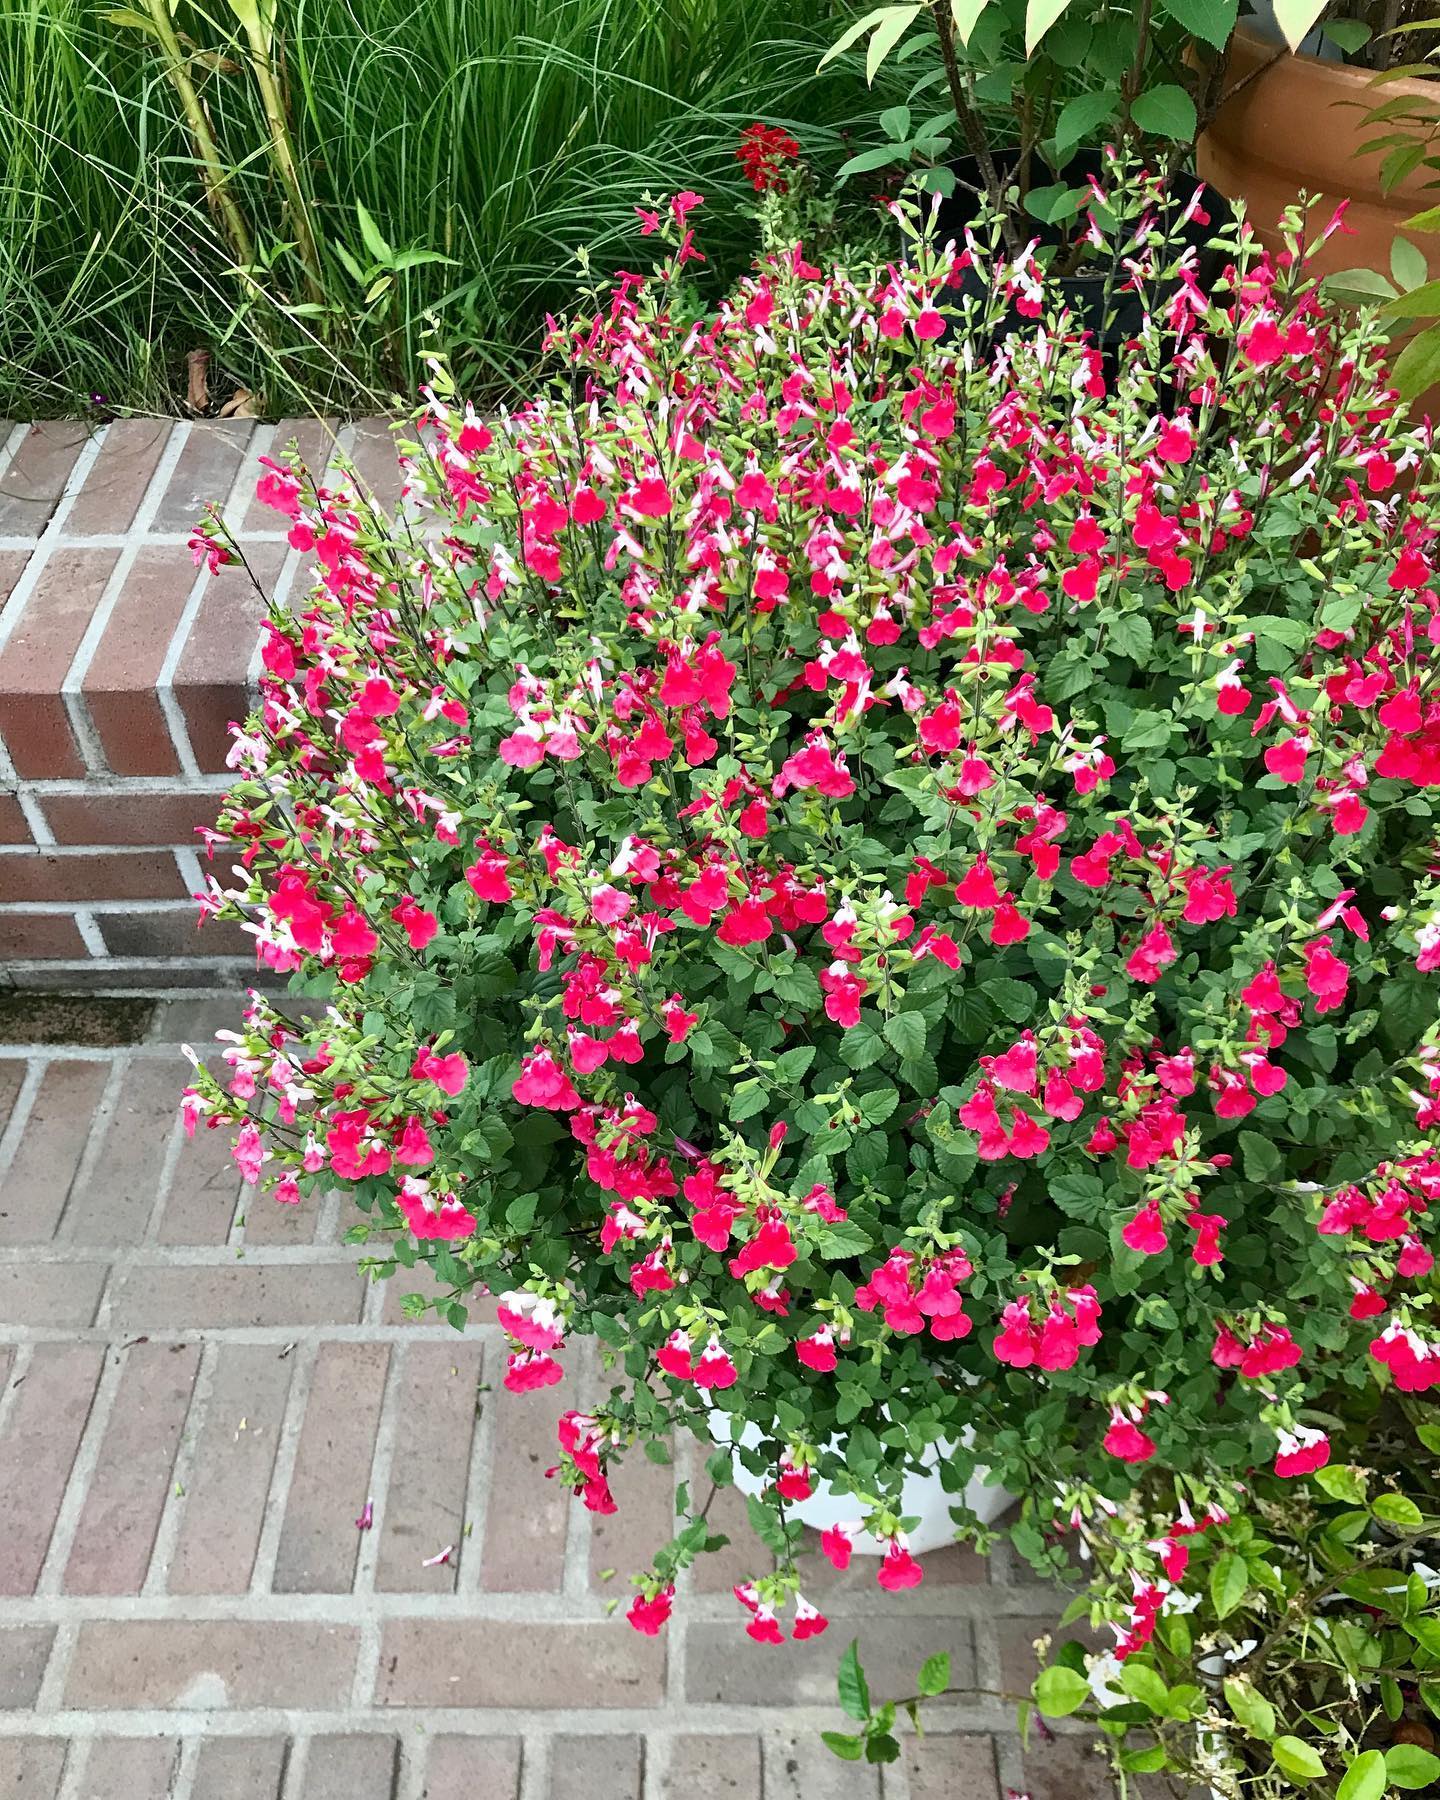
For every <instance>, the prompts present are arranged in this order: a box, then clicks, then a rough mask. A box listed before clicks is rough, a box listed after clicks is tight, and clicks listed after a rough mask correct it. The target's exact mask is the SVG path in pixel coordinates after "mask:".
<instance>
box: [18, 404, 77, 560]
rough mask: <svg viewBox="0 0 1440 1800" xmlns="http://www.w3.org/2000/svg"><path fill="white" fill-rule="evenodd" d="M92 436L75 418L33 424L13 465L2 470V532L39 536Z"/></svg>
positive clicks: (19, 535) (22, 441)
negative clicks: (76, 460) (81, 452)
mask: <svg viewBox="0 0 1440 1800" xmlns="http://www.w3.org/2000/svg"><path fill="white" fill-rule="evenodd" d="M89 436H90V432H89V430H88V429H87V428H86V426H84V425H83V424H81V423H80V422H79V421H78V420H75V419H45V420H43V421H42V422H41V423H40V424H38V425H32V426H31V427H30V429H29V431H27V432H26V434H25V436H24V437H23V438H22V439H21V442H20V448H19V449H18V450H17V451H16V452H15V455H14V456H13V457H12V458H11V461H10V466H9V467H8V468H7V469H5V470H3V471H0V534H3V535H4V536H6V537H39V536H40V533H41V532H42V531H44V529H45V527H46V526H47V525H48V524H49V523H50V515H51V514H52V513H53V512H54V511H55V507H56V504H57V502H58V501H59V499H60V496H61V495H62V494H63V493H64V491H65V483H66V481H67V480H68V479H69V476H70V471H71V469H73V468H74V466H75V459H76V457H77V456H79V454H80V451H81V449H82V448H83V446H84V444H85V440H86V439H87V438H88V437H89Z"/></svg>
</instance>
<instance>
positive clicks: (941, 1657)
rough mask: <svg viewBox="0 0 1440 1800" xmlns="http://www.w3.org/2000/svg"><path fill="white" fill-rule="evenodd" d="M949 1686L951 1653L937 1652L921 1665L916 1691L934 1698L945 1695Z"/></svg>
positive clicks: (945, 1651)
mask: <svg viewBox="0 0 1440 1800" xmlns="http://www.w3.org/2000/svg"><path fill="white" fill-rule="evenodd" d="M949 1685H950V1652H949V1651H948V1650H937V1651H936V1652H935V1654H934V1655H933V1656H927V1657H926V1658H925V1661H924V1662H923V1663H922V1664H921V1665H920V1676H919V1679H918V1680H917V1681H916V1683H915V1687H916V1691H917V1692H918V1693H921V1694H924V1695H926V1696H927V1697H931V1698H933V1696H934V1695H936V1694H943V1693H944V1692H945V1690H946V1688H947V1687H949Z"/></svg>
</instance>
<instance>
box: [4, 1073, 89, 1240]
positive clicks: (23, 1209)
mask: <svg viewBox="0 0 1440 1800" xmlns="http://www.w3.org/2000/svg"><path fill="white" fill-rule="evenodd" d="M108 1073H109V1071H108V1069H107V1067H106V1065H105V1064H104V1063H102V1062H52V1063H51V1064H50V1065H49V1066H48V1067H47V1069H46V1070H45V1076H44V1079H43V1080H42V1081H41V1083H40V1091H39V1093H37V1094H36V1096H35V1100H34V1104H33V1105H32V1106H31V1108H30V1116H29V1117H28V1118H27V1119H26V1121H25V1131H24V1135H23V1136H22V1137H21V1139H20V1147H19V1149H18V1150H17V1151H16V1153H15V1160H14V1161H13V1162H12V1163H11V1165H10V1168H9V1169H8V1171H7V1172H6V1174H5V1177H4V1179H3V1181H0V1244H43V1243H46V1242H48V1240H49V1239H50V1238H52V1237H54V1235H55V1228H56V1226H57V1225H58V1224H59V1223H60V1216H61V1214H62V1213H63V1212H64V1210H65V1202H66V1200H67V1199H68V1198H69V1194H70V1184H71V1182H73V1181H74V1179H75V1171H76V1169H77V1168H78V1167H79V1166H80V1158H81V1156H82V1155H83V1153H84V1150H85V1141H86V1139H87V1138H88V1137H89V1135H90V1123H91V1117H92V1115H93V1113H94V1111H95V1108H96V1107H97V1106H98V1105H99V1104H100V1096H101V1094H103V1093H104V1091H105V1078H106V1075H107V1074H108Z"/></svg>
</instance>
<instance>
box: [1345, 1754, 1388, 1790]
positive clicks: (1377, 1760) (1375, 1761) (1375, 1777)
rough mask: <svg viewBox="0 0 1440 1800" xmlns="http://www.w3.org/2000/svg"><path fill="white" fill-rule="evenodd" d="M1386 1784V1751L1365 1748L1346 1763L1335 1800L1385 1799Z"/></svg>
mask: <svg viewBox="0 0 1440 1800" xmlns="http://www.w3.org/2000/svg"><path fill="white" fill-rule="evenodd" d="M1385 1785H1386V1783H1385V1755H1384V1752H1383V1751H1380V1750H1364V1751H1362V1752H1361V1753H1360V1755H1359V1756H1357V1757H1356V1758H1355V1760H1354V1761H1353V1762H1351V1763H1349V1764H1347V1765H1346V1769H1345V1773H1344V1775H1343V1776H1342V1777H1341V1779H1340V1785H1339V1787H1338V1788H1336V1790H1335V1800H1383V1796H1384V1793H1385Z"/></svg>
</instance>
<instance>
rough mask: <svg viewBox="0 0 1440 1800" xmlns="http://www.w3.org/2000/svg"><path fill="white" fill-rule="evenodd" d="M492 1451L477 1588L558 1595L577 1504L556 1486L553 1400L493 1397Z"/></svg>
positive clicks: (548, 1396)
mask: <svg viewBox="0 0 1440 1800" xmlns="http://www.w3.org/2000/svg"><path fill="white" fill-rule="evenodd" d="M486 1404H487V1405H488V1406H492V1407H494V1408H495V1445H494V1451H493V1456H492V1462H491V1472H490V1501H489V1505H488V1507H487V1508H486V1514H485V1543H484V1546H483V1548H482V1550H481V1562H480V1583H481V1586H482V1587H485V1588H488V1589H489V1590H490V1591H491V1592H492V1593H499V1592H504V1593H520V1594H558V1593H559V1592H560V1589H561V1587H562V1586H563V1585H564V1580H565V1535H566V1533H567V1531H568V1530H569V1528H570V1509H571V1507H572V1506H574V1505H576V1504H578V1503H577V1502H576V1501H574V1500H573V1499H572V1498H571V1496H570V1493H569V1491H568V1490H567V1489H566V1488H564V1487H562V1486H561V1484H560V1483H559V1482H558V1481H546V1479H545V1471H546V1469H550V1468H553V1467H554V1466H555V1453H556V1450H557V1448H558V1445H557V1444H556V1441H555V1419H556V1415H557V1412H558V1411H560V1410H562V1409H559V1408H557V1407H556V1405H555V1397H554V1395H553V1394H551V1393H549V1392H545V1391H542V1392H540V1393H535V1394H507V1393H505V1392H503V1390H502V1391H499V1392H496V1393H493V1394H492V1395H491V1396H490V1398H489V1400H488V1401H487V1402H486Z"/></svg>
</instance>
